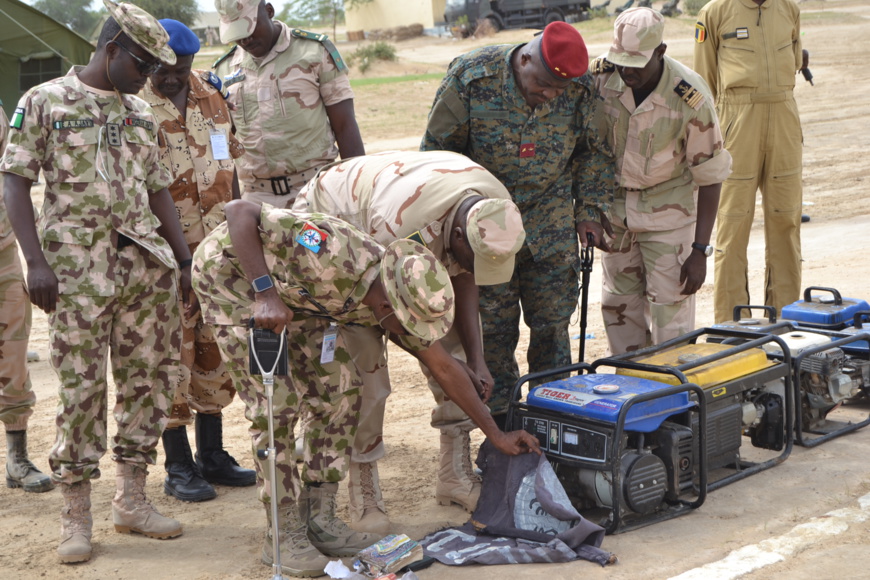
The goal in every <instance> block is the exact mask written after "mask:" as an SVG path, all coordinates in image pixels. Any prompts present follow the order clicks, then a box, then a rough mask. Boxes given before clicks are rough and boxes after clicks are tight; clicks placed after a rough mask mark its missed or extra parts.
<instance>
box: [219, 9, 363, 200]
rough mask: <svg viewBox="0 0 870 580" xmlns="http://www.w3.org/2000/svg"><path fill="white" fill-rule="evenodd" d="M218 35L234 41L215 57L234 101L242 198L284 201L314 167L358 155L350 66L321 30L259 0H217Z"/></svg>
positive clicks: (359, 141)
mask: <svg viewBox="0 0 870 580" xmlns="http://www.w3.org/2000/svg"><path fill="white" fill-rule="evenodd" d="M215 7H216V9H217V11H218V12H219V13H220V16H221V23H220V35H221V40H222V41H223V42H225V43H230V42H237V43H238V46H236V47H233V49H232V50H230V52H228V53H227V54H225V55H224V56H222V57H221V58H220V59H218V61H217V62H216V63H215V71H216V73H217V75H218V76H219V77H220V78H221V80H222V82H223V83H224V87H225V88H226V89H227V90H228V91H229V101H230V102H231V103H232V104H233V105H234V106H235V110H234V112H233V119H234V121H235V124H236V129H237V130H238V133H237V136H238V138H239V140H240V141H241V142H242V144H243V145H244V146H245V156H244V157H243V158H242V159H241V160H240V161H239V163H238V164H237V165H238V169H239V180H240V181H241V182H242V185H243V187H244V191H243V192H242V193H243V197H244V198H245V199H248V200H252V201H256V202H258V203H263V202H266V203H269V204H271V205H274V206H275V207H284V208H289V207H291V206H292V205H293V200H294V198H295V197H296V194H297V193H299V190H300V189H301V187H302V186H303V185H305V182H307V181H308V180H309V179H311V178H312V177H313V176H314V174H315V173H317V170H318V169H320V168H321V167H323V166H324V165H326V164H327V163H330V162H332V161H334V160H335V159H336V158H337V157H338V155H339V154H341V157H342V159H347V158H348V157H354V156H357V155H363V154H364V153H365V150H364V148H363V143H362V138H361V137H360V134H359V127H358V126H357V123H356V118H355V117H354V112H353V92H352V91H351V88H350V82H349V81H348V78H347V66H346V65H345V64H344V61H343V60H342V59H341V55H339V53H338V51H337V50H336V49H335V45H333V44H332V42H331V41H329V39H328V38H327V37H326V35H325V34H314V33H311V32H306V31H304V30H299V29H291V28H289V27H288V26H287V25H286V24H284V23H283V22H280V21H277V20H276V21H273V20H272V17H273V16H274V15H275V9H274V8H273V7H272V5H271V4H269V3H267V2H264V1H261V0H215Z"/></svg>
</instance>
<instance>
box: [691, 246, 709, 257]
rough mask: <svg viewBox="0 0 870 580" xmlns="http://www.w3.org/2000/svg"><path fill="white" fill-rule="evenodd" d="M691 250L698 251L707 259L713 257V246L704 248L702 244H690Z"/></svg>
mask: <svg viewBox="0 0 870 580" xmlns="http://www.w3.org/2000/svg"><path fill="white" fill-rule="evenodd" d="M692 248H693V249H695V250H698V251H699V252H701V253H702V254H704V255H705V256H706V257H708V258H709V257H710V256H712V255H713V246H705V245H704V244H699V243H698V242H692Z"/></svg>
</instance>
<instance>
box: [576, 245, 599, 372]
mask: <svg viewBox="0 0 870 580" xmlns="http://www.w3.org/2000/svg"><path fill="white" fill-rule="evenodd" d="M594 251H595V237H594V236H593V235H592V234H591V233H588V232H587V234H586V247H585V248H580V285H581V287H580V353H579V354H580V356H579V358H578V359H577V362H584V361H583V357H585V356H586V310H587V308H588V307H589V277H590V276H592V258H593V253H594Z"/></svg>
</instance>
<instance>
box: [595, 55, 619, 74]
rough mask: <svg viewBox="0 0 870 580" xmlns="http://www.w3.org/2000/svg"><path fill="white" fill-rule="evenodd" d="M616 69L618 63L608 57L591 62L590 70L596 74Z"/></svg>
mask: <svg viewBox="0 0 870 580" xmlns="http://www.w3.org/2000/svg"><path fill="white" fill-rule="evenodd" d="M615 70H616V65H615V64H613V63H612V62H610V61H609V60H607V59H606V58H603V57H602V58H596V59H595V60H593V61H592V62H590V63H589V72H590V73H592V74H594V75H600V74H603V73H609V72H613V71H615Z"/></svg>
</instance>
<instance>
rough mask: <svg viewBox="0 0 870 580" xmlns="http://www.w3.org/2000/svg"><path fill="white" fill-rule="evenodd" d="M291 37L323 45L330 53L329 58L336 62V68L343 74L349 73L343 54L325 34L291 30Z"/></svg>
mask: <svg viewBox="0 0 870 580" xmlns="http://www.w3.org/2000/svg"><path fill="white" fill-rule="evenodd" d="M290 35H291V36H292V37H293V38H302V39H305V40H314V41H316V42H319V43H320V44H322V45H323V48H325V49H326V52H328V53H329V56H331V57H332V60H333V61H335V66H336V68H338V70H340V71H341V72H347V64H345V62H344V59H343V58H341V54H339V52H338V49H337V48H335V44H333V43H332V41H331V40H329V37H328V36H327V35H325V34H319V33H317V32H309V31H307V30H302V29H301V28H291V29H290Z"/></svg>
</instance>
